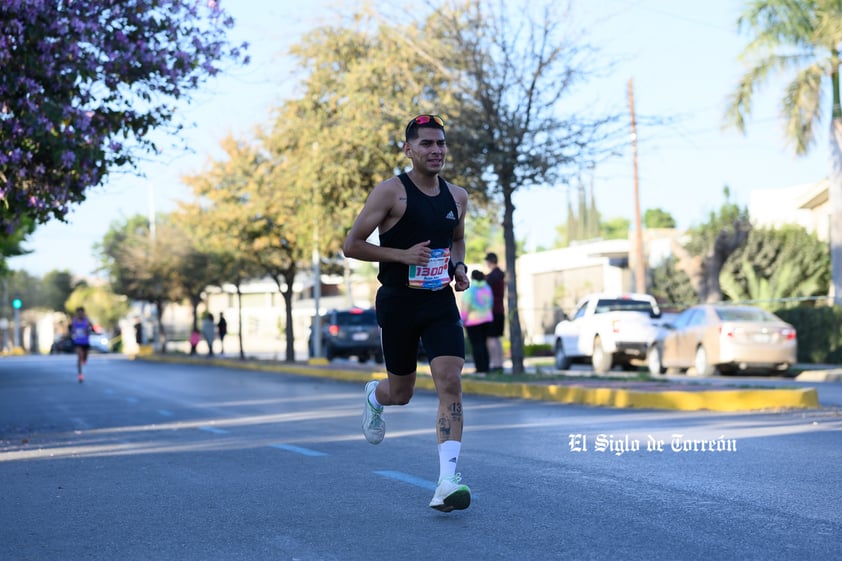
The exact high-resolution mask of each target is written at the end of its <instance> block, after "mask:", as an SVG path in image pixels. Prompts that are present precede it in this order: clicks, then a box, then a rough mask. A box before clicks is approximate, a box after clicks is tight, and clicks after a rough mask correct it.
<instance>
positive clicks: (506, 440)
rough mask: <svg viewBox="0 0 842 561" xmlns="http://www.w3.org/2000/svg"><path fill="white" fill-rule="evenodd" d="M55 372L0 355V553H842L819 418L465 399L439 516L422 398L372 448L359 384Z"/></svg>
mask: <svg viewBox="0 0 842 561" xmlns="http://www.w3.org/2000/svg"><path fill="white" fill-rule="evenodd" d="M73 362H74V358H73V357H70V356H45V357H7V358H3V359H0V560H3V561H6V560H9V561H18V560H61V561H73V560H109V561H113V560H156V561H158V560H170V559H172V560H179V561H191V560H226V561H229V560H240V559H242V560H249V561H262V560H300V561H311V560H314V561H316V560H319V561H332V560H343V561H356V560H366V561H370V560H373V559H389V560H428V559H429V560H434V559H435V560H438V559H454V560H455V559H462V560H469V561H470V560H477V561H488V560H498V559H499V560H506V561H511V560H521V559H523V560H531V561H541V560H562V559H564V560H567V559H569V560H589V559H600V560H601V559H611V560H647V561H653V560H661V559H663V560H694V559H704V560H705V561H711V560H718V559H723V560H724V559H728V560H732V559H740V560H752V559H758V560H761V559H762V560H793V559H797V560H812V559H815V560H822V561H827V560H833V559H840V558H842V542H840V539H839V537H840V536H842V511H840V508H839V505H840V504H842V470H840V469H839V465H840V461H842V415H840V413H839V410H838V409H837V408H824V409H822V410H819V411H809V412H792V411H791V412H777V413H747V414H721V413H710V412H676V411H648V410H611V409H602V408H589V407H581V406H569V405H561V404H555V403H541V402H526V401H518V400H505V399H497V398H480V397H473V396H466V398H465V410H466V422H467V428H466V432H465V438H464V448H463V454H462V457H461V460H460V471H461V473H462V475H463V476H464V482H465V483H467V484H469V485H470V486H471V487H472V489H473V491H474V501H473V504H472V505H471V508H470V509H468V510H466V511H461V512H454V513H450V514H444V513H440V512H438V511H434V510H432V509H430V508H428V507H427V503H428V502H429V500H430V497H431V496H432V489H433V486H434V479H435V478H436V477H437V471H438V463H437V457H436V452H435V435H434V431H433V421H434V416H435V407H436V402H435V398H434V396H433V395H432V394H430V393H427V392H419V394H418V395H416V396H415V397H414V398H413V400H412V402H411V403H410V405H408V406H407V407H403V408H391V409H390V410H389V411H388V412H387V417H386V421H387V435H386V440H385V441H384V442H383V443H382V444H381V445H379V446H371V445H369V444H367V443H366V442H365V441H364V440H363V438H362V435H361V433H360V428H359V421H360V411H361V407H362V385H361V384H350V383H343V382H334V381H328V380H321V379H314V378H306V377H300V376H286V375H278V374H272V373H261V372H251V371H238V370H233V369H226V368H208V367H202V366H187V365H170V364H150V363H143V362H132V361H128V360H125V359H123V358H120V357H112V356H99V355H98V356H94V357H92V360H91V364H90V365H89V368H88V372H87V380H86V382H85V383H84V384H77V383H76V380H75V373H74V363H73ZM571 435H572V436H571ZM674 435H682V436H681V437H676V436H674ZM693 441H699V442H696V443H695V446H696V447H697V448H698V447H701V446H705V447H707V446H709V445H710V444H709V441H713V446H714V448H716V447H721V448H727V449H728V450H719V451H704V452H703V451H691V450H684V448H683V447H684V446H690V447H693V446H694V444H693ZM702 442H704V443H705V444H702ZM600 443H605V444H609V443H610V446H608V447H607V448H606V449H604V450H600V449H599V446H600ZM674 444H675V445H680V446H679V448H680V450H681V451H676V450H675V449H674V448H673V445H674ZM638 445H639V449H637V446H638ZM658 446H661V447H662V448H661V450H660V451H659V450H658ZM650 447H652V448H653V449H652V450H650V449H649V448H650Z"/></svg>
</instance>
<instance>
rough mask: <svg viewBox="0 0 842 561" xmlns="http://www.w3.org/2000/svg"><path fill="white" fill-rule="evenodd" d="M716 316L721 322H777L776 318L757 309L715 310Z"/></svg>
mask: <svg viewBox="0 0 842 561" xmlns="http://www.w3.org/2000/svg"><path fill="white" fill-rule="evenodd" d="M716 315H717V316H719V319H721V320H722V321H754V322H762V321H778V318H777V317H776V316H774V315H772V314H771V313H770V312H767V311H766V310H761V309H759V308H717V309H716Z"/></svg>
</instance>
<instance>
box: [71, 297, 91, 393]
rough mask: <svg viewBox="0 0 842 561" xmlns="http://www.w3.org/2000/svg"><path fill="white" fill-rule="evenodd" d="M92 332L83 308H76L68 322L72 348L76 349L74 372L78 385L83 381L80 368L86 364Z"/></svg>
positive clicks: (83, 377) (83, 376)
mask: <svg viewBox="0 0 842 561" xmlns="http://www.w3.org/2000/svg"><path fill="white" fill-rule="evenodd" d="M92 331H93V327H92V326H91V321H90V320H89V319H88V316H86V315H85V308H83V307H81V306H80V307H78V308H76V314H75V315H74V316H73V320H72V321H71V322H70V337H71V338H72V339H73V346H74V347H75V348H76V370H77V373H78V376H77V379H78V380H79V383H80V384H81V383H82V382H84V381H85V375H84V374H83V373H82V367H83V366H85V365H86V364H87V363H88V351H90V349H91V342H90V335H91V332H92Z"/></svg>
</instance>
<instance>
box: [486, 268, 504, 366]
mask: <svg viewBox="0 0 842 561" xmlns="http://www.w3.org/2000/svg"><path fill="white" fill-rule="evenodd" d="M485 265H486V267H487V268H488V269H489V271H488V273H486V275H485V281H486V282H487V283H488V286H490V287H491V293H492V294H493V295H494V306H493V308H492V313H493V314H494V319H493V320H492V322H491V325H490V326H489V327H488V333H487V335H488V337H487V339H486V342H487V344H488V362H489V364H488V367H489V369H490V371H491V372H499V373H502V372H503V331H505V327H506V325H505V324H506V307H505V305H504V303H503V297H504V296H505V293H506V273H505V272H503V270H502V269H500V267H499V266H498V265H497V254H496V253H493V252H492V253H488V254H487V255H486V256H485Z"/></svg>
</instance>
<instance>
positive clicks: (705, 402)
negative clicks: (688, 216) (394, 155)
mask: <svg viewBox="0 0 842 561" xmlns="http://www.w3.org/2000/svg"><path fill="white" fill-rule="evenodd" d="M143 360H149V361H155V362H169V363H186V364H203V365H208V366H225V367H229V368H239V369H245V370H257V371H263V372H277V373H282V374H295V375H299V376H316V377H321V378H330V379H332V380H339V381H343V382H363V381H366V380H382V379H384V378H386V374H385V372H383V371H382V370H381V371H377V372H365V371H359V370H334V369H322V368H313V367H308V366H298V365H287V364H268V363H261V362H254V361H245V362H243V361H239V360H232V359H217V360H214V361H213V362H209V361H207V360H206V359H204V358H198V359H197V358H182V357H168V356H161V355H151V356H149V355H147V356H144V357H143ZM415 386H416V387H417V388H419V389H425V390H432V391H435V389H436V388H435V383H434V382H433V379H432V378H430V377H429V376H425V375H423V374H422V375H419V376H418V378H417V379H416V382H415ZM462 391H463V393H469V394H475V395H487V396H495V397H509V398H518V399H535V400H542V401H555V402H560V403H570V404H579V405H591V406H597V407H614V408H634V409H672V410H677V411H700V410H708V411H731V412H734V411H755V410H762V409H817V408H818V407H819V395H818V392H816V390H815V389H814V388H759V389H734V390H702V391H672V390H671V391H655V392H645V391H639V390H629V389H624V388H591V387H585V386H576V385H558V384H528V383H516V382H511V383H506V382H487V381H484V380H470V379H466V378H463V379H462Z"/></svg>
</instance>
